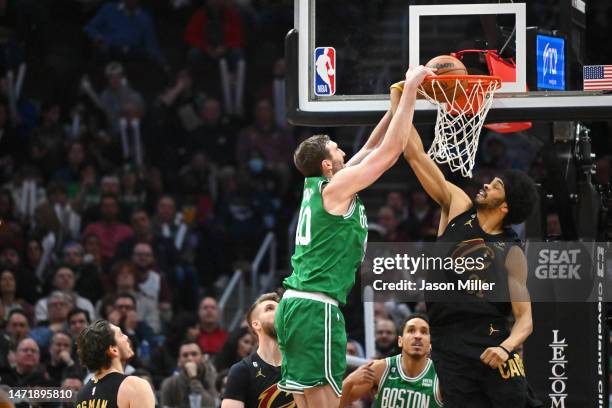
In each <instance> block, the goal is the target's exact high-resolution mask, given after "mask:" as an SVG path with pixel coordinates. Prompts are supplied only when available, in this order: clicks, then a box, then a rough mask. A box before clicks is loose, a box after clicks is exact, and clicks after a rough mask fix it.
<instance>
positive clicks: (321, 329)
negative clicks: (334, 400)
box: [274, 297, 346, 396]
mask: <svg viewBox="0 0 612 408" xmlns="http://www.w3.org/2000/svg"><path fill="white" fill-rule="evenodd" d="M274 325H275V326H276V331H277V335H278V345H279V347H280V351H281V355H282V357H283V363H282V366H281V380H280V381H279V383H278V388H279V389H280V390H283V391H287V392H295V393H303V392H304V389H306V388H312V387H317V386H321V385H326V384H329V385H331V387H332V389H333V390H334V392H335V393H336V394H337V395H338V396H340V395H341V394H342V379H343V377H344V372H345V370H346V331H345V327H344V316H343V315H342V312H341V311H340V309H339V308H338V306H336V305H334V304H332V303H327V302H322V301H319V300H311V299H304V298H300V297H290V298H283V299H282V300H281V302H280V304H279V305H278V309H277V310H276V318H275V322H274Z"/></svg>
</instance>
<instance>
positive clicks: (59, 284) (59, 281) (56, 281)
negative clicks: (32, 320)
mask: <svg viewBox="0 0 612 408" xmlns="http://www.w3.org/2000/svg"><path fill="white" fill-rule="evenodd" d="M51 285H52V288H53V290H55V291H61V292H63V293H65V294H66V295H67V296H68V297H69V298H70V303H72V304H73V305H74V306H76V307H80V308H81V309H85V310H87V313H89V315H90V316H95V315H94V307H93V304H92V303H91V301H90V300H89V299H87V298H84V297H83V296H81V295H79V294H78V293H77V292H75V285H76V277H75V275H74V271H73V270H72V268H70V267H69V266H60V267H59V268H57V269H56V270H55V273H54V274H53V276H52V277H51ZM48 302H49V298H43V299H40V300H39V301H38V302H36V307H35V308H34V314H35V317H36V321H37V322H42V321H46V320H47V319H48V307H47V305H48ZM68 311H70V309H68V310H66V313H68Z"/></svg>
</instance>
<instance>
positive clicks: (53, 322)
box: [30, 290, 74, 349]
mask: <svg viewBox="0 0 612 408" xmlns="http://www.w3.org/2000/svg"><path fill="white" fill-rule="evenodd" d="M40 301H41V302H43V301H44V304H45V307H46V308H47V315H46V317H44V319H43V320H41V321H40V322H39V323H38V325H37V326H36V327H35V328H34V329H33V330H32V331H31V333H30V337H32V338H33V339H34V340H36V343H38V345H39V346H40V347H41V348H44V349H47V347H49V343H50V342H51V337H53V334H54V333H56V332H58V331H63V330H66V328H67V326H68V312H69V311H70V310H71V309H72V308H73V307H74V299H73V298H72V297H71V296H70V295H68V294H67V293H65V292H62V291H59V290H56V291H54V292H51V294H50V295H49V296H48V297H46V298H44V299H41V300H40Z"/></svg>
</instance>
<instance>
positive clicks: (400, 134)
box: [324, 66, 433, 201]
mask: <svg viewBox="0 0 612 408" xmlns="http://www.w3.org/2000/svg"><path fill="white" fill-rule="evenodd" d="M432 73H433V71H432V70H431V69H429V68H426V67H423V66H419V67H416V68H410V69H409V70H408V71H407V72H406V82H405V83H406V92H404V93H402V97H401V98H400V102H399V105H398V114H397V115H394V116H393V118H392V119H391V122H390V124H389V128H388V129H387V134H386V135H385V137H384V139H383V141H382V143H381V144H380V146H379V147H378V148H376V149H375V150H374V151H373V152H372V153H371V154H369V155H368V156H367V157H366V158H365V159H364V160H363V161H362V162H361V163H359V164H358V165H355V166H351V167H347V168H345V169H343V170H342V171H339V172H338V174H336V175H335V176H334V178H333V179H332V180H331V181H330V183H329V184H328V186H327V187H326V188H325V190H324V194H325V197H326V199H329V198H331V199H332V201H346V200H349V199H351V198H352V197H353V195H354V194H355V193H357V192H359V191H361V190H363V189H365V188H366V187H368V186H370V185H371V184H372V183H374V182H375V181H376V180H377V179H378V178H379V177H380V176H381V175H382V174H383V173H384V172H385V171H386V170H388V169H389V168H390V167H391V166H393V164H395V162H396V161H397V159H398V157H399V155H400V154H401V152H402V151H403V148H404V145H405V143H406V139H407V138H408V135H409V133H410V124H411V123H412V117H413V115H414V102H415V100H416V89H417V87H418V86H419V85H420V84H421V82H423V79H424V78H425V76H427V75H430V74H432Z"/></svg>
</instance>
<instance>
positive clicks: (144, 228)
mask: <svg viewBox="0 0 612 408" xmlns="http://www.w3.org/2000/svg"><path fill="white" fill-rule="evenodd" d="M130 220H131V226H132V229H133V230H134V235H133V236H131V237H129V238H126V239H124V240H123V241H121V242H120V243H119V244H118V245H117V250H116V254H115V255H116V258H117V259H130V258H131V257H132V255H133V253H134V248H135V247H136V245H138V244H139V243H145V244H148V245H149V246H150V247H151V248H152V249H153V255H154V260H155V264H156V266H157V267H159V269H161V270H162V271H171V270H172V269H173V268H174V267H175V266H176V264H177V263H178V260H179V255H178V251H177V250H176V248H175V246H174V241H173V239H172V238H170V237H165V236H163V235H158V234H156V233H155V232H154V227H153V225H152V223H151V218H150V217H149V214H148V213H147V211H146V210H144V209H143V208H137V209H135V210H134V211H132V216H131V217H130Z"/></svg>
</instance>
